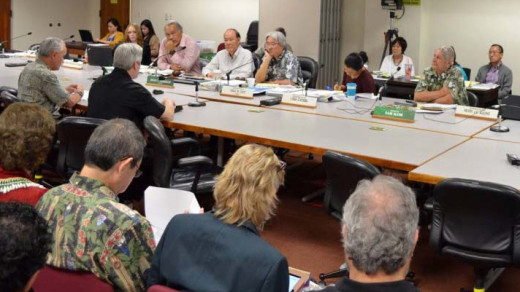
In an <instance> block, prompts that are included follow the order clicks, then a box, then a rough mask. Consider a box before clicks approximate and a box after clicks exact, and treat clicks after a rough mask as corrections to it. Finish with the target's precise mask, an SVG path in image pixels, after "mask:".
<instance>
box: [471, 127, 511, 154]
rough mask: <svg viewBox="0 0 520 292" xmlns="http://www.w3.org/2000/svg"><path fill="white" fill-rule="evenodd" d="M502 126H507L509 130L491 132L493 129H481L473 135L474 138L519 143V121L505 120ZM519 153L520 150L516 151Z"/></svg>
mask: <svg viewBox="0 0 520 292" xmlns="http://www.w3.org/2000/svg"><path fill="white" fill-rule="evenodd" d="M502 126H506V127H508V128H509V132H505V133H502V132H493V131H489V130H488V131H482V132H480V133H478V134H477V135H475V137H476V138H482V139H491V140H498V141H505V142H514V143H520V121H515V120H505V121H503V122H502ZM517 154H519V155H520V152H519V153H517Z"/></svg>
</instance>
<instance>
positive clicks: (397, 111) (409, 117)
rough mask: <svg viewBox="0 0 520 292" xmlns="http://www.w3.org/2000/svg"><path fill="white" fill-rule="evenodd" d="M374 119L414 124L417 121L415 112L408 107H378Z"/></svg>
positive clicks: (375, 109) (373, 115)
mask: <svg viewBox="0 0 520 292" xmlns="http://www.w3.org/2000/svg"><path fill="white" fill-rule="evenodd" d="M372 117H373V118H378V119H387V120H395V121H401V122H406V123H413V122H414V121H415V111H413V110H409V109H408V108H407V107H395V106H376V107H375V108H374V113H373V114H372Z"/></svg>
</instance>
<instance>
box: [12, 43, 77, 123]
mask: <svg viewBox="0 0 520 292" xmlns="http://www.w3.org/2000/svg"><path fill="white" fill-rule="evenodd" d="M66 54H67V48H66V47H65V43H64V42H63V40H61V39H59V38H54V37H49V38H46V39H44V40H43V41H42V42H41V44H40V49H39V50H38V58H37V59H36V62H33V63H30V64H28V65H27V66H25V68H24V69H23V71H22V73H20V77H19V78H18V98H19V99H20V100H22V101H23V102H29V103H36V104H39V105H41V106H42V107H43V108H45V109H47V110H48V111H50V112H51V113H53V116H54V117H59V116H60V114H59V113H58V110H59V108H60V107H61V106H66V107H72V106H74V105H75V104H76V103H78V102H79V101H80V100H81V97H82V96H83V87H82V86H81V85H78V84H71V85H69V86H67V87H65V88H63V87H62V86H61V85H60V82H59V81H58V77H57V76H56V75H55V74H54V73H52V71H56V70H59V69H60V67H61V64H63V57H64V56H65V55H66Z"/></svg>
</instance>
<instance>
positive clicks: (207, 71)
mask: <svg viewBox="0 0 520 292" xmlns="http://www.w3.org/2000/svg"><path fill="white" fill-rule="evenodd" d="M219 53H220V52H219ZM219 53H217V54H216V55H215V57H213V59H211V61H210V62H209V63H208V65H206V66H205V67H204V68H202V75H203V76H206V77H209V78H213V70H217V69H218V68H219V64H220V62H219V61H220V60H219Z"/></svg>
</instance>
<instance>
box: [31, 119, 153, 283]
mask: <svg viewBox="0 0 520 292" xmlns="http://www.w3.org/2000/svg"><path fill="white" fill-rule="evenodd" d="M144 147H145V141H144V138H143V135H142V133H141V131H139V129H138V128H137V127H136V126H135V124H134V123H132V122H131V121H129V120H125V119H113V120H110V121H107V122H105V123H103V124H102V125H100V126H99V127H97V128H96V130H95V131H94V132H93V133H92V136H91V137H90V139H89V141H88V143H87V146H86V148H85V165H84V166H83V168H82V169H81V172H80V173H75V174H74V175H73V176H72V177H71V178H70V181H69V183H67V184H64V185H61V186H59V187H55V188H53V189H51V190H49V191H48V192H47V193H46V194H45V195H44V196H43V197H42V198H41V199H40V201H39V202H38V204H37V206H36V208H37V209H38V211H39V212H40V213H41V215H42V216H43V217H44V218H45V219H46V220H47V221H48V223H49V228H50V230H52V233H53V237H54V244H53V245H52V251H51V253H50V254H49V257H48V258H47V265H50V266H52V267H56V268H60V269H67V270H73V271H83V272H91V273H93V274H94V275H96V276H97V277H98V278H100V279H101V280H102V281H105V282H107V283H109V284H111V285H113V286H114V288H115V290H116V291H145V287H144V278H143V275H144V272H145V271H146V270H147V269H148V268H149V267H150V262H151V260H152V255H153V251H154V249H155V241H154V238H153V233H152V228H151V226H150V224H149V222H148V221H147V220H146V218H144V217H143V216H141V215H140V214H139V213H137V212H135V211H133V210H132V209H130V208H128V207H127V206H125V205H123V204H120V203H119V202H118V198H117V196H118V194H120V193H121V192H123V191H124V190H125V189H126V188H127V187H128V185H129V184H130V182H131V181H132V179H133V178H134V177H135V176H136V175H138V172H139V166H140V164H141V160H142V158H143V152H144Z"/></svg>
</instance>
